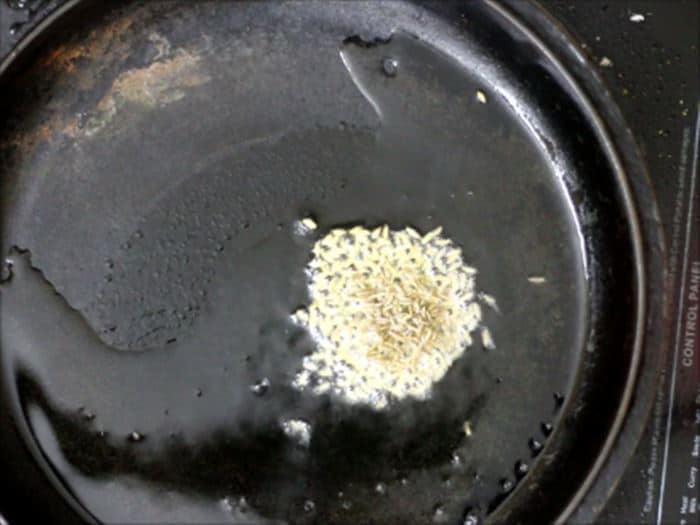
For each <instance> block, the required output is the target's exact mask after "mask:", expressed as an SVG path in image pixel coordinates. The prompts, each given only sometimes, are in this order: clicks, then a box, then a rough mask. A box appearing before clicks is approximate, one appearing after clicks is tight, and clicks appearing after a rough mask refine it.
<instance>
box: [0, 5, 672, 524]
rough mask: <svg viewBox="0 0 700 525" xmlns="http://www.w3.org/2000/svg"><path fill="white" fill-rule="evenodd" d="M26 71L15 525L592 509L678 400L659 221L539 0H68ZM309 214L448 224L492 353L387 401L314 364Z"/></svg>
mask: <svg viewBox="0 0 700 525" xmlns="http://www.w3.org/2000/svg"><path fill="white" fill-rule="evenodd" d="M0 75H1V77H0V78H1V79H2V93H3V96H2V100H1V101H0V105H1V106H2V108H1V113H2V115H3V119H2V122H3V128H2V130H1V131H0V133H1V135H0V172H1V173H2V178H1V179H0V184H1V185H2V192H1V193H0V197H1V199H2V201H1V202H0V213H1V215H0V216H1V217H2V234H1V237H0V238H1V243H2V247H1V248H2V251H3V253H4V254H7V256H6V259H5V262H4V266H3V283H2V285H1V287H0V299H1V301H2V302H1V303H0V304H1V308H2V310H1V317H0V319H1V320H2V333H1V340H0V343H1V348H2V360H1V364H2V374H1V376H0V377H1V378H2V402H3V407H2V418H3V420H2V424H3V427H2V428H3V438H2V442H1V443H2V444H1V446H0V454H1V457H2V461H3V465H4V469H5V475H4V476H3V482H2V483H3V486H2V494H1V496H0V498H1V500H0V504H1V505H2V507H0V508H1V509H2V512H3V513H4V514H5V515H6V517H7V519H8V520H9V521H10V522H11V523H14V522H19V521H25V520H27V519H37V520H38V519H43V520H47V519H49V517H50V518H51V519H52V520H56V519H59V520H61V521H62V522H70V521H85V520H87V521H104V522H129V521H131V522H144V521H154V522H164V521H167V522H171V521H187V522H239V523H258V522H259V523H268V522H270V523H275V522H291V523H377V524H379V523H431V522H438V523H439V522H443V523H479V522H482V521H486V522H489V523H543V522H564V521H568V522H590V521H592V520H594V519H595V515H596V513H597V511H598V510H599V509H600V507H601V505H602V504H603V503H604V501H605V499H606V498H607V495H608V494H609V493H610V491H611V490H612V489H613V488H614V485H615V483H616V481H617V479H618V476H619V475H620V473H621V472H622V470H623V469H624V466H625V464H626V462H627V459H628V458H629V457H630V455H631V454H632V453H633V452H634V447H635V445H636V442H637V439H638V437H639V434H640V433H641V429H642V426H643V423H644V420H645V418H646V416H647V413H648V409H649V407H650V405H651V402H652V399H651V395H652V390H653V388H652V387H651V385H653V384H654V383H655V381H656V377H657V374H658V371H659V364H660V362H661V359H662V357H663V351H664V345H663V339H664V329H663V313H664V307H663V305H664V299H663V295H664V294H663V276H664V270H663V265H662V260H663V257H662V251H663V243H662V240H661V234H660V232H659V227H658V220H657V214H656V207H655V202H654V198H653V194H652V192H651V189H650V186H649V182H648V180H647V177H646V174H645V168H644V165H643V163H642V161H641V159H640V157H639V154H638V152H637V149H636V147H635V144H634V141H633V139H632V137H631V136H630V133H629V132H628V131H627V129H626V127H625V125H624V122H623V121H622V119H621V116H620V114H619V112H618V110H617V109H616V107H615V106H614V104H613V103H612V101H611V99H610V97H609V95H608V94H607V92H606V91H605V88H604V87H603V85H602V84H601V82H600V81H599V79H598V78H597V76H596V74H595V73H594V72H593V71H592V70H591V68H590V65H589V64H588V63H587V62H586V60H585V59H584V58H583V56H582V55H581V54H580V52H579V51H578V50H577V48H576V47H575V45H574V44H573V43H572V41H571V39H570V38H569V37H568V36H567V35H566V34H565V33H564V32H563V31H562V30H561V28H559V27H558V26H557V25H556V24H555V23H554V21H553V20H551V19H550V18H549V17H548V16H547V15H546V14H545V13H544V12H543V11H542V10H541V9H540V8H539V7H538V6H536V5H534V4H530V3H523V2H505V3H495V2H490V1H484V2H324V3H312V2H300V3H286V2H223V1H210V2H185V1H177V0H175V1H150V2H145V1H130V2H89V1H83V2H81V1H74V2H68V3H67V4H66V5H65V6H64V7H63V8H61V9H60V10H59V11H58V12H56V13H55V14H54V15H52V16H51V17H50V19H48V20H47V21H46V22H44V23H42V25H41V26H40V27H39V28H37V30H36V31H34V33H32V34H31V35H29V36H28V37H27V38H26V39H25V40H24V41H23V42H22V43H21V44H20V46H19V47H18V48H17V50H16V51H15V52H14V54H13V55H12V56H11V57H10V58H9V59H8V60H6V61H5V62H4V63H3V64H2V66H1V68H0ZM308 215H311V216H313V217H314V218H315V220H317V222H318V224H319V234H322V233H323V232H325V231H328V230H329V229H331V228H333V227H337V226H341V225H348V224H364V225H368V226H374V225H378V224H389V225H390V226H392V227H395V228H401V227H405V226H406V225H411V226H414V227H416V228H418V229H419V230H421V231H427V230H429V229H432V228H434V227H436V226H438V225H440V226H443V227H444V229H445V232H446V233H447V234H448V235H449V236H450V237H451V238H452V239H453V240H454V241H455V242H457V243H458V244H459V245H460V246H461V247H462V249H463V253H464V258H465V261H466V262H467V263H469V264H470V265H472V266H474V267H475V268H477V270H478V272H479V273H478V276H477V283H478V287H479V288H480V289H483V290H485V291H487V292H488V293H489V294H491V295H492V296H493V297H495V298H496V300H497V302H498V305H499V312H485V313H484V316H485V318H484V322H485V323H486V324H487V325H488V326H489V328H490V329H491V331H492V333H493V336H494V339H495V341H496V349H494V350H488V351H487V349H482V348H479V347H478V346H475V347H473V348H470V349H468V350H467V351H466V352H465V354H464V356H463V357H462V358H460V359H459V360H458V361H457V362H455V364H454V365H453V366H452V368H451V369H450V371H449V372H448V373H447V375H446V376H445V378H444V379H443V380H442V381H440V383H439V384H436V385H435V388H434V391H433V393H432V397H431V398H430V399H429V400H427V401H418V400H408V401H402V402H397V403H395V404H394V405H392V406H391V407H390V409H388V410H386V411H373V410H371V409H369V408H366V407H362V406H347V405H345V404H343V403H342V402H340V401H339V400H337V399H333V398H331V397H315V396H311V395H308V394H304V393H299V392H297V391H295V390H294V389H292V388H290V386H289V385H290V381H291V378H293V375H294V372H295V370H296V369H297V368H298V366H299V363H300V360H301V359H302V358H303V356H304V355H306V354H308V353H309V352H312V351H313V345H314V343H313V341H312V340H311V339H310V338H309V336H308V334H306V333H305V332H304V331H303V330H301V329H299V328H298V327H295V326H294V325H293V324H291V323H290V322H289V314H290V312H292V311H294V310H295V309H296V308H297V307H298V306H299V305H301V304H305V303H306V302H308V300H309V297H308V292H307V290H306V278H305V273H304V266H305V265H306V263H307V262H308V260H309V251H310V248H311V244H312V242H313V240H312V239H309V238H306V237H300V236H299V235H297V230H295V227H294V224H295V222H296V221H298V220H299V219H300V218H302V217H305V216H308ZM263 378H264V379H266V380H267V381H269V384H270V387H269V389H267V390H266V391H265V392H264V395H259V394H260V392H259V391H258V392H257V394H256V392H251V389H250V386H251V385H255V384H257V383H258V382H259V381H261V380H262V379H263ZM285 418H287V419H288V418H296V419H302V420H304V421H306V422H309V424H310V425H311V428H312V429H313V433H312V437H311V441H310V444H309V447H308V448H307V449H304V448H300V447H298V446H296V445H295V444H294V443H290V442H289V440H288V439H287V437H286V436H285V435H284V433H283V432H282V431H281V429H280V421H283V420H285ZM465 422H469V424H470V427H471V432H469V433H467V434H465V433H464V432H461V431H460V429H462V428H464V423H465ZM37 499H40V500H41V502H42V505H40V506H39V505H35V504H34V503H33V502H34V501H36V500H37Z"/></svg>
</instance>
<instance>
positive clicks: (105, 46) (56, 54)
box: [37, 16, 134, 87]
mask: <svg viewBox="0 0 700 525" xmlns="http://www.w3.org/2000/svg"><path fill="white" fill-rule="evenodd" d="M133 23H134V16H131V17H124V18H119V19H117V20H114V21H112V22H110V23H108V24H107V25H105V26H104V27H102V28H100V29H95V30H93V31H91V32H90V34H89V35H88V37H87V39H86V40H85V41H84V42H80V43H78V42H72V43H65V44H59V45H58V46H57V47H55V48H54V49H53V50H51V51H50V52H49V53H48V54H47V55H46V56H45V57H44V58H43V59H42V60H40V61H39V62H38V63H37V67H38V68H40V69H50V70H53V71H54V72H63V73H69V74H75V73H78V72H79V70H78V68H77V66H76V63H77V62H78V61H80V60H104V59H109V60H113V58H109V57H108V56H107V55H108V54H110V55H112V57H116V56H119V57H121V58H125V57H126V56H127V55H128V52H129V49H128V47H126V46H124V45H121V46H120V43H119V38H118V37H119V36H120V35H123V34H124V32H125V31H127V30H128V29H129V28H130V27H131V26H132V25H133ZM81 80H82V81H83V82H87V83H88V84H90V77H85V78H83V79H81ZM90 85H91V84H90ZM86 87H87V86H86Z"/></svg>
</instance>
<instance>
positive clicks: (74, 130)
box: [64, 49, 210, 138]
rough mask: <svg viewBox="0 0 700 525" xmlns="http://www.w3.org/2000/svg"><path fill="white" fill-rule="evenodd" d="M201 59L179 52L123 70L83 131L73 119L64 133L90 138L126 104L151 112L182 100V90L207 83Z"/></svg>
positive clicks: (208, 78) (183, 95) (207, 79)
mask: <svg viewBox="0 0 700 525" xmlns="http://www.w3.org/2000/svg"><path fill="white" fill-rule="evenodd" d="M200 60H201V57H200V56H199V55H197V54H194V53H191V52H189V51H186V50H184V49H179V50H177V51H176V52H175V54H174V56H173V57H172V58H166V59H164V60H161V61H158V62H153V63H151V64H150V65H148V66H146V67H143V68H135V69H130V70H128V71H124V72H123V73H121V74H120V75H119V76H117V78H116V79H115V80H114V82H113V83H112V86H111V87H110V89H109V90H108V91H107V93H106V94H105V95H104V96H103V97H102V99H101V100H100V101H99V102H98V104H97V106H96V108H95V111H94V112H93V114H92V116H91V117H90V119H89V120H88V122H87V124H86V125H85V126H84V127H83V129H82V130H79V128H78V126H77V122H76V119H73V120H72V121H71V122H69V123H68V124H67V126H66V127H65V128H64V133H66V134H67V135H68V136H71V137H74V138H76V137H78V136H80V135H81V134H82V135H84V136H86V137H91V136H93V135H95V134H96V133H98V132H99V131H101V130H102V129H104V128H105V126H107V125H108V124H109V123H110V122H112V120H113V119H114V117H115V116H116V115H117V114H118V113H119V111H120V110H121V109H122V108H123V107H125V106H126V105H127V104H135V105H137V106H140V107H142V108H145V109H152V108H157V107H164V106H166V105H168V104H170V103H172V102H176V101H178V100H180V99H182V98H184V97H185V89H187V88H192V87H196V86H200V85H202V84H204V83H206V82H208V81H209V80H210V77H209V75H207V74H206V73H204V72H203V71H202V70H201V68H200V67H199V62H200Z"/></svg>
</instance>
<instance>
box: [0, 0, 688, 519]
mask: <svg viewBox="0 0 700 525" xmlns="http://www.w3.org/2000/svg"><path fill="white" fill-rule="evenodd" d="M63 1H64V0H0V57H4V56H5V55H6V54H7V53H9V52H10V51H11V49H12V48H13V46H14V45H15V44H16V43H17V42H18V41H19V39H21V37H22V35H24V34H26V32H27V31H28V30H30V29H31V27H33V26H34V25H35V24H36V23H38V22H39V21H40V20H41V19H42V18H43V17H44V16H46V14H48V13H49V12H51V11H52V10H53V9H54V8H55V7H56V6H58V5H60V4H62V3H63ZM540 3H541V4H542V5H543V6H544V7H545V8H546V9H547V10H548V11H549V12H550V13H552V14H553V15H554V16H555V17H556V18H557V19H558V20H559V21H560V22H561V23H562V25H563V26H564V27H565V29H566V30H568V31H569V32H570V33H571V34H572V35H573V36H574V39H575V40H576V41H577V42H578V43H579V45H580V46H581V48H582V49H583V50H584V51H585V52H586V53H587V55H588V56H589V58H590V60H591V62H592V63H593V64H596V67H597V70H598V72H599V73H600V75H601V76H602V77H603V79H604V80H605V82H606V84H607V85H608V88H609V89H610V91H611V93H612V94H613V97H614V99H615V100H616V101H617V103H618V104H619V106H620V108H621V110H622V112H623V114H624V115H625V117H626V119H627V122H628V124H629V125H630V128H631V129H632V132H633V133H634V135H635V137H636V139H637V142H638V144H639V147H640V149H641V151H642V154H643V155H644V157H645V159H646V162H647V166H648V169H649V172H650V176H651V178H652V181H653V183H654V187H655V189H656V192H657V198H658V204H659V208H660V214H661V221H662V226H663V229H664V233H665V236H666V245H667V250H668V257H669V275H668V285H669V293H670V303H669V305H670V312H669V313H670V315H669V326H670V328H671V336H672V337H671V340H670V345H671V349H670V350H671V351H670V352H669V363H668V367H667V370H666V372H665V373H664V374H663V376H662V380H661V384H660V386H659V391H658V393H657V403H656V405H655V407H654V412H653V414H652V417H651V419H650V423H649V425H648V428H647V431H646V432H645V434H644V436H643V438H642V441H641V443H640V445H639V447H638V449H637V451H636V453H635V456H634V459H633V461H632V462H631V464H630V465H629V467H628V469H627V472H626V474H625V476H624V477H623V479H622V480H621V482H620V484H619V486H618V487H617V489H616V491H615V493H614V494H613V496H612V498H611V499H610V501H609V503H608V505H607V507H606V508H605V509H604V510H603V512H602V514H601V517H600V520H599V523H610V524H615V523H656V522H657V518H658V506H659V499H660V498H659V494H660V484H661V479H662V478H664V473H663V469H664V457H663V456H664V445H665V431H666V424H667V414H668V409H667V407H668V399H669V395H670V392H671V385H672V383H673V377H674V374H673V366H672V365H673V359H674V352H673V350H674V348H675V345H676V344H677V343H678V342H677V341H676V340H675V335H676V323H675V319H676V318H677V317H678V308H679V307H680V308H681V309H683V308H684V306H683V304H684V303H683V302H682V301H680V302H679V289H680V287H681V284H682V281H683V279H682V272H683V269H684V264H683V263H684V260H685V259H686V257H685V255H686V252H689V253H688V255H689V257H688V258H689V259H690V260H691V261H692V260H694V259H693V257H695V260H700V259H698V257H700V254H698V251H699V250H698V240H697V239H699V238H700V235H697V233H696V232H697V230H693V231H691V233H690V234H688V231H687V225H688V224H689V223H690V221H692V222H693V224H694V225H695V226H694V228H696V227H697V224H698V222H697V214H696V215H695V216H694V217H690V216H689V215H690V214H689V208H690V206H689V204H690V202H691V199H692V198H695V201H696V203H697V200H698V199H697V193H698V192H697V188H696V192H695V195H694V196H693V195H691V191H690V189H691V175H692V173H691V172H692V166H693V155H694V149H693V145H694V143H695V140H696V119H697V109H698V81H699V76H700V75H699V71H698V31H699V29H700V28H699V11H700V2H698V0H650V1H638V0H613V1H602V0H578V1H572V0H568V1H561V0H541V2H540ZM633 14H641V15H643V16H644V20H643V21H642V22H633V21H631V20H630V17H631V16H632V15H633ZM604 58H606V59H607V60H603V59H604ZM601 61H603V62H601ZM604 64H605V65H604ZM697 208H698V205H697V204H696V207H695V210H697ZM686 239H690V240H691V243H692V246H690V248H689V250H688V249H686ZM689 264H690V263H686V267H687V266H688V265H689ZM683 312H685V310H681V314H683ZM696 346H697V341H696ZM695 364H696V365H697V357H696V362H695ZM697 371H698V368H697V366H695V367H694V369H691V373H693V372H694V373H695V376H694V377H693V376H691V377H690V379H691V381H690V382H688V381H687V377H686V378H685V379H686V380H685V382H684V380H683V377H682V376H680V379H679V380H678V381H677V383H676V385H675V389H674V390H675V395H674V400H675V402H674V410H673V412H672V423H673V425H674V426H673V428H674V429H676V430H675V431H674V432H672V433H671V440H670V442H669V445H670V446H669V455H668V471H667V472H666V475H665V491H664V494H665V497H664V498H663V503H664V506H663V508H664V512H663V521H664V522H665V523H679V522H681V523H682V519H683V516H682V515H680V514H679V512H680V511H679V508H680V503H681V501H682V499H681V498H682V494H683V493H684V492H683V490H684V489H685V493H687V492H688V491H687V488H686V487H685V483H686V480H687V472H688V469H689V468H690V462H689V461H690V456H689V455H688V451H687V450H686V448H687V439H686V437H687V436H686V435H685V434H687V433H688V432H690V433H691V434H692V432H697V429H695V430H693V422H692V417H693V414H692V413H691V412H690V410H693V412H694V408H693V406H692V401H688V400H689V399H691V398H692V397H693V395H694V393H693V392H691V391H689V389H688V385H691V386H692V384H693V379H695V380H697V379H698V378H697ZM684 389H685V390H684ZM684 432H685V434H684ZM695 460H696V464H697V458H695ZM696 494H697V492H696ZM691 495H692V491H691ZM686 518H687V519H688V521H687V523H697V522H698V519H699V515H698V514H695V515H693V516H690V517H688V516H686Z"/></svg>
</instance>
